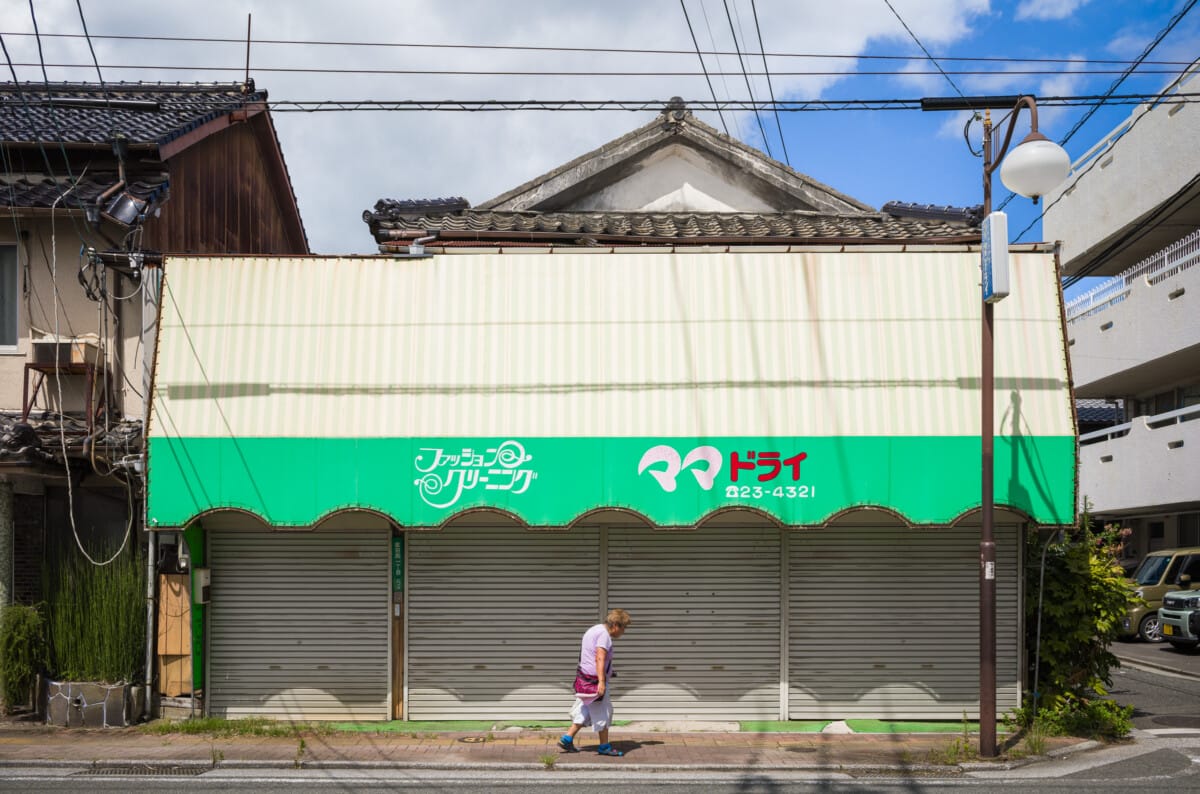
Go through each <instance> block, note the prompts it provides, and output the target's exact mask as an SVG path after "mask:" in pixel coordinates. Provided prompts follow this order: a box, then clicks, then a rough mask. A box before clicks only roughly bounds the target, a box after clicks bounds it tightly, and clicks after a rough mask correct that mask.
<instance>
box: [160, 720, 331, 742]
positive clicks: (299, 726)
mask: <svg viewBox="0 0 1200 794" xmlns="http://www.w3.org/2000/svg"><path fill="white" fill-rule="evenodd" d="M140 730H142V731H143V732H145V733H152V734H171V733H186V734H211V735H213V736H219V737H221V738H228V737H232V736H274V737H285V738H286V737H292V736H299V735H300V733H301V732H302V731H303V732H304V733H310V734H315V735H318V736H325V735H328V734H330V733H332V732H333V730H332V729H331V728H329V727H326V726H324V725H321V724H312V723H292V722H277V721H275V720H271V719H267V718H265V717H245V718H243V719H240V720H224V719H221V718H219V717H197V718H195V719H190V720H157V721H155V722H151V723H149V724H147V725H142V726H141V727H140Z"/></svg>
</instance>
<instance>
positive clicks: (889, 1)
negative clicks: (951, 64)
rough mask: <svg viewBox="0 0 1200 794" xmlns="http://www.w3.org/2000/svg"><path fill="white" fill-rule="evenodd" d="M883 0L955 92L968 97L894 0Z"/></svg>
mask: <svg viewBox="0 0 1200 794" xmlns="http://www.w3.org/2000/svg"><path fill="white" fill-rule="evenodd" d="M883 2H884V3H886V4H887V7H888V8H889V9H890V10H891V12H892V15H893V16H895V17H896V19H897V20H899V21H900V24H901V25H903V26H904V29H905V30H906V31H908V35H909V36H911V37H912V40H913V41H915V42H916V43H917V46H918V47H920V48H921V52H923V53H925V57H926V58H927V59H928V60H929V62H930V63H932V64H933V65H934V66H936V67H937V70H938V71H939V72H941V74H942V77H945V78H946V82H948V83H949V84H950V87H951V88H953V89H954V91H955V93H957V94H958V95H959V96H960V97H963V98H964V99H965V98H966V97H965V96H964V95H963V92H962V89H960V88H959V87H958V84H957V83H955V82H954V80H952V79H951V78H950V75H948V74H946V70H945V69H943V68H942V66H941V64H939V63H938V62H937V60H935V59H934V57H933V54H932V53H930V52H929V50H928V49H926V47H925V45H924V44H922V43H921V40H920V39H918V38H917V34H916V33H913V29H912V28H910V27H909V26H908V23H907V22H905V21H904V17H902V16H900V12H899V11H897V10H896V7H895V6H893V5H892V0H883Z"/></svg>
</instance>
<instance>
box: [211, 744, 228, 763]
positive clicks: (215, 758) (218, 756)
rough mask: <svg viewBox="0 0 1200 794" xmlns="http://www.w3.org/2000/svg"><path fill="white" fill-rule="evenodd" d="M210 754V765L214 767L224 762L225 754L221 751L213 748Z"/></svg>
mask: <svg viewBox="0 0 1200 794" xmlns="http://www.w3.org/2000/svg"><path fill="white" fill-rule="evenodd" d="M211 752H212V765H213V766H216V765H217V764H219V763H221V762H222V761H224V760H225V752H224V751H223V750H218V749H217V748H215V747H213V748H211Z"/></svg>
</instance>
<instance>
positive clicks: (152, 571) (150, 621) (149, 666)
mask: <svg viewBox="0 0 1200 794" xmlns="http://www.w3.org/2000/svg"><path fill="white" fill-rule="evenodd" d="M143 504H144V502H143ZM144 516H145V513H144V511H143V517H144ZM145 525H146V524H145V521H143V522H142V526H143V527H144V526H145ZM149 534H150V537H149V538H148V539H147V542H146V546H147V548H146V701H145V704H146V705H145V708H146V711H145V717H146V718H147V719H149V718H150V717H151V714H152V711H153V701H152V700H151V697H152V696H153V694H154V650H155V648H154V643H155V639H156V635H155V633H154V618H155V614H154V613H155V612H156V609H155V606H156V604H155V598H154V596H155V591H156V590H157V588H156V585H157V584H158V583H157V582H156V581H155V579H157V574H158V565H157V562H158V532H157V531H155V530H151V531H150V533H149Z"/></svg>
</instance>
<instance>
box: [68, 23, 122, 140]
mask: <svg viewBox="0 0 1200 794" xmlns="http://www.w3.org/2000/svg"><path fill="white" fill-rule="evenodd" d="M75 7H76V8H78V9H79V23H80V24H81V25H82V26H83V37H84V39H85V40H86V41H87V45H88V50H89V51H90V52H91V53H92V63H94V64H95V65H96V78H97V79H98V80H99V81H100V90H101V92H103V94H104V105H105V107H107V108H108V119H109V123H110V124H111V125H112V126H113V132H114V133H115V132H116V126H117V125H116V120H115V119H114V117H113V111H112V105H111V104H110V103H109V100H108V88H107V86H105V85H104V75H103V74H102V73H101V72H100V60H99V59H98V58H97V57H96V48H95V47H93V46H92V37H91V36H89V35H88V28H87V19H86V18H84V15H83V3H82V0H75Z"/></svg>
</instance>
